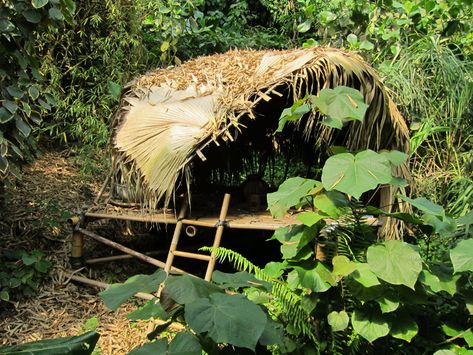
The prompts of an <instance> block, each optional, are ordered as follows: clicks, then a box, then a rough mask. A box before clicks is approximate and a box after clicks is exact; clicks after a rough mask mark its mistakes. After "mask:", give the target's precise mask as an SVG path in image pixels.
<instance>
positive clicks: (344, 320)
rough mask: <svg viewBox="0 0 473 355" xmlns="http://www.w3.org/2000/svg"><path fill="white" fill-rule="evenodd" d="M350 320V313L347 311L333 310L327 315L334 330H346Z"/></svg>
mask: <svg viewBox="0 0 473 355" xmlns="http://www.w3.org/2000/svg"><path fill="white" fill-rule="evenodd" d="M349 320H350V319H349V318H348V314H347V312H345V311H340V312H336V311H333V312H331V313H330V314H329V315H328V316H327V321H328V324H330V326H331V327H332V331H334V332H338V331H341V330H345V329H346V327H348V322H349Z"/></svg>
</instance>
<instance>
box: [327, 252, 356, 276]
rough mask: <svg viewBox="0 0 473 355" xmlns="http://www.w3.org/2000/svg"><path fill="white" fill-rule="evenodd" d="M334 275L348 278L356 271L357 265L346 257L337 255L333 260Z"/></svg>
mask: <svg viewBox="0 0 473 355" xmlns="http://www.w3.org/2000/svg"><path fill="white" fill-rule="evenodd" d="M332 264H333V273H334V274H335V275H340V276H347V275H350V274H351V273H352V272H353V271H355V270H356V264H355V263H354V262H353V261H351V260H350V259H348V258H347V257H346V256H345V255H337V256H335V257H334V258H333V259H332Z"/></svg>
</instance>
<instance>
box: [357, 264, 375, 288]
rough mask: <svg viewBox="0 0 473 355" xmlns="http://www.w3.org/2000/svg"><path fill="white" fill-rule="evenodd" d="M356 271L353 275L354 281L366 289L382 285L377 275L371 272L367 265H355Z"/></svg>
mask: <svg viewBox="0 0 473 355" xmlns="http://www.w3.org/2000/svg"><path fill="white" fill-rule="evenodd" d="M355 264H356V265H355V266H356V270H355V272H353V273H352V274H351V276H352V277H353V279H355V280H356V281H357V282H359V283H360V284H362V285H363V286H365V287H372V286H377V285H380V282H379V280H378V278H377V277H376V275H375V274H374V273H373V271H371V269H370V267H369V265H368V264H367V263H355Z"/></svg>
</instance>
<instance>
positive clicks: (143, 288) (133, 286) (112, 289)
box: [99, 270, 166, 310]
mask: <svg viewBox="0 0 473 355" xmlns="http://www.w3.org/2000/svg"><path fill="white" fill-rule="evenodd" d="M165 278H166V273H165V272H164V270H158V271H156V272H155V273H154V274H151V275H135V276H132V277H130V278H129V279H128V280H126V281H125V282H124V283H118V284H112V285H110V286H109V287H107V289H106V290H105V291H102V292H100V294H99V295H100V297H102V299H103V301H104V302H105V304H106V305H107V307H108V308H110V309H111V310H116V309H117V308H118V307H119V306H120V305H121V304H122V303H124V302H125V301H126V300H127V299H129V298H130V297H132V296H133V295H134V294H135V293H138V292H154V291H157V290H158V288H159V284H160V283H161V282H163V281H164V279H165Z"/></svg>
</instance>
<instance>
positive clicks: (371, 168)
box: [322, 150, 393, 199]
mask: <svg viewBox="0 0 473 355" xmlns="http://www.w3.org/2000/svg"><path fill="white" fill-rule="evenodd" d="M392 179H393V176H392V173H391V163H390V161H389V160H388V159H387V158H386V157H385V156H384V155H382V154H379V153H376V152H374V151H372V150H364V151H362V152H360V153H358V154H356V155H353V154H351V153H342V154H336V155H333V156H331V157H330V158H328V159H327V161H326V163H325V165H324V168H323V170H322V184H323V186H324V187H325V188H326V189H327V190H328V191H330V190H334V189H335V190H338V191H341V192H344V193H346V194H348V195H351V196H353V197H355V198H357V199H359V198H360V197H361V195H362V194H363V193H364V192H366V191H369V190H372V189H374V188H376V187H377V186H378V185H380V184H387V183H389V182H391V180H392Z"/></svg>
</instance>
